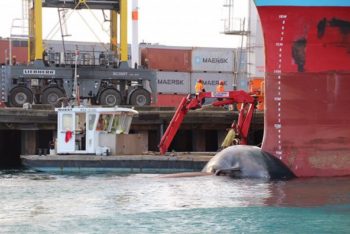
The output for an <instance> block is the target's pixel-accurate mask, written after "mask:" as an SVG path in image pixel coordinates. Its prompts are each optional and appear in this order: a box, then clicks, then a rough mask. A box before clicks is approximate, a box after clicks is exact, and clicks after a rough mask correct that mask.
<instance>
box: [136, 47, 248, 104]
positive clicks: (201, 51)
mask: <svg viewBox="0 0 350 234" xmlns="http://www.w3.org/2000/svg"><path fill="white" fill-rule="evenodd" d="M236 53H237V51H236V49H232V48H206V47H171V46H160V45H142V46H141V65H142V66H144V67H147V68H150V69H153V70H155V71H156V72H157V79H158V81H157V82H158V87H157V90H158V103H157V105H158V106H163V105H166V106H177V105H178V103H179V102H180V100H181V98H182V97H185V96H186V95H187V94H189V93H194V92H195V90H194V87H195V84H196V82H197V80H199V79H201V80H203V82H204V86H205V89H206V91H215V90H216V86H217V85H218V84H219V81H220V80H222V81H224V84H225V90H233V89H234V88H237V83H236V78H235V76H236V74H235V69H236V67H237V65H236V64H237V61H236ZM243 69H244V68H243V67H242V70H243ZM244 82H247V80H246V79H245V81H244ZM243 87H244V88H245V89H247V85H245V86H243Z"/></svg>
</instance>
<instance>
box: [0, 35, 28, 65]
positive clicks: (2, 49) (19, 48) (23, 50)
mask: <svg viewBox="0 0 350 234" xmlns="http://www.w3.org/2000/svg"><path fill="white" fill-rule="evenodd" d="M9 57H10V44H9V40H8V39H0V64H6V63H7V61H8V60H9ZM12 61H13V62H15V63H16V64H26V63H27V61H28V49H27V41H26V40H13V41H12Z"/></svg>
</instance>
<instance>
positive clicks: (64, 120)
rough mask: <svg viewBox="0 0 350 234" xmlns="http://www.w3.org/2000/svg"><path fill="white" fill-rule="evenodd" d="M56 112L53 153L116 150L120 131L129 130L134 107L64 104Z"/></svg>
mask: <svg viewBox="0 0 350 234" xmlns="http://www.w3.org/2000/svg"><path fill="white" fill-rule="evenodd" d="M55 111H56V112H57V142H56V144H55V150H56V152H54V154H95V155H109V154H115V152H116V148H115V145H116V144H115V143H116V141H117V137H118V135H120V134H128V133H129V129H130V125H131V121H132V118H133V116H134V115H136V114H138V112H137V111H136V110H133V109H130V108H121V107H114V108H110V107H109V108H107V107H63V108H56V109H55Z"/></svg>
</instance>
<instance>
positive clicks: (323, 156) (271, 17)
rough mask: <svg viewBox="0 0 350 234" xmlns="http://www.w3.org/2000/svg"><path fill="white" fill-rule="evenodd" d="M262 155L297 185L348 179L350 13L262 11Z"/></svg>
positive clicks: (307, 9) (289, 9)
mask: <svg viewBox="0 0 350 234" xmlns="http://www.w3.org/2000/svg"><path fill="white" fill-rule="evenodd" d="M258 12H259V15H260V19H261V23H262V27H263V32H264V40H265V50H266V51H265V52H266V53H265V54H266V81H265V89H266V93H265V95H266V96H265V132H264V138H263V144H262V150H263V151H266V152H268V153H270V154H272V155H274V156H275V157H277V158H279V159H280V160H281V161H282V162H283V163H284V164H285V165H287V166H288V167H289V168H290V169H291V171H292V172H293V173H294V174H295V175H296V176H297V177H307V176H345V175H350V95H349V94H350V7H294V6H289V7H287V6H285V7H284V6H281V7H280V6H261V7H258Z"/></svg>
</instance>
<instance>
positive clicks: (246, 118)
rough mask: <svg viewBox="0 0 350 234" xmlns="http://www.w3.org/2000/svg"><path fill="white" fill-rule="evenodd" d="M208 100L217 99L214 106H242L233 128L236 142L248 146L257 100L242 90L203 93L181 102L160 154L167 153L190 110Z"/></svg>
mask: <svg viewBox="0 0 350 234" xmlns="http://www.w3.org/2000/svg"><path fill="white" fill-rule="evenodd" d="M208 98H215V99H217V100H216V101H214V102H212V103H211V105H212V106H225V105H230V104H240V110H239V115H238V120H237V123H235V122H234V123H233V124H232V125H231V127H232V128H234V130H235V133H236V142H237V143H239V144H242V145H246V144H247V138H248V132H249V127H250V124H251V121H252V117H253V113H254V110H255V107H256V100H255V98H254V97H253V96H252V95H250V94H248V93H246V92H244V91H242V90H237V91H227V92H201V93H199V94H197V95H193V94H189V95H188V96H187V97H185V98H183V99H182V101H181V102H180V104H179V106H178V108H177V110H176V112H175V114H174V116H173V118H172V120H171V121H170V123H169V126H168V128H167V130H166V131H165V133H164V135H163V137H162V139H161V140H160V143H159V146H158V147H159V151H160V154H163V155H164V154H165V153H166V152H167V150H168V148H169V146H170V144H171V142H172V140H173V139H174V137H175V135H176V133H177V131H178V129H179V128H180V125H181V123H182V121H183V119H184V118H185V115H186V114H187V112H188V111H189V110H194V109H198V108H201V107H202V103H204V100H205V99H208Z"/></svg>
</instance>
